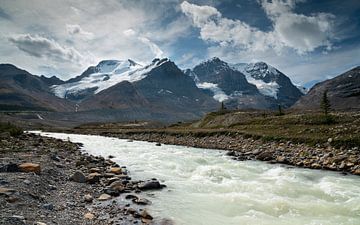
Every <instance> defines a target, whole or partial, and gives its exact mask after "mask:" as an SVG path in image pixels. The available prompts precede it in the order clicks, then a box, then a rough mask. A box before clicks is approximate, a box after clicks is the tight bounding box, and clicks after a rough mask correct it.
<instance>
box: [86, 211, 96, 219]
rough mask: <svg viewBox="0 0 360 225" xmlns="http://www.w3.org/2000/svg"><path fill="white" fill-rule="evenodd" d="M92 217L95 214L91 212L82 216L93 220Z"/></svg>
mask: <svg viewBox="0 0 360 225" xmlns="http://www.w3.org/2000/svg"><path fill="white" fill-rule="evenodd" d="M94 217H95V215H94V214H92V213H86V214H85V215H84V218H85V219H87V220H93V219H94Z"/></svg>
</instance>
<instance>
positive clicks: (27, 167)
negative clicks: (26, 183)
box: [19, 163, 41, 174]
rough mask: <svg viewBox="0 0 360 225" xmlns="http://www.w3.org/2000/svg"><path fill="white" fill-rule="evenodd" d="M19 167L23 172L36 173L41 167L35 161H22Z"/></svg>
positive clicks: (38, 172)
mask: <svg viewBox="0 0 360 225" xmlns="http://www.w3.org/2000/svg"><path fill="white" fill-rule="evenodd" d="M19 169H20V171H22V172H25V173H37V174H40V172H41V168H40V165H39V164H37V163H22V164H20V165H19Z"/></svg>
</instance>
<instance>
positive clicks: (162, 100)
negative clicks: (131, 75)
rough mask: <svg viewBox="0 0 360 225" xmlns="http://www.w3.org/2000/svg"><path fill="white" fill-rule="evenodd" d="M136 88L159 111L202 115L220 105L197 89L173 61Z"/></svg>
mask: <svg viewBox="0 0 360 225" xmlns="http://www.w3.org/2000/svg"><path fill="white" fill-rule="evenodd" d="M133 85H134V87H135V88H136V89H137V90H138V92H139V93H141V94H142V95H143V96H145V97H146V99H147V101H148V102H149V103H150V104H151V106H152V107H153V108H156V109H157V110H159V111H163V110H165V111H170V110H171V111H173V112H174V113H176V112H177V113H179V112H186V113H194V114H195V115H197V116H200V115H203V114H204V113H205V112H208V111H211V110H213V109H215V108H216V106H217V103H216V102H215V100H213V99H212V98H211V97H209V96H208V95H206V94H204V93H203V92H202V91H201V90H200V89H199V88H197V86H196V84H195V82H194V81H193V80H192V79H191V78H190V77H188V76H186V75H185V74H184V73H183V72H182V71H181V70H180V69H179V68H178V67H177V66H176V65H175V64H174V63H173V62H171V61H167V62H165V63H163V64H162V65H161V66H159V67H156V68H155V69H153V70H151V71H150V72H149V73H148V74H147V76H146V77H145V78H144V79H142V80H139V81H137V82H134V84H133Z"/></svg>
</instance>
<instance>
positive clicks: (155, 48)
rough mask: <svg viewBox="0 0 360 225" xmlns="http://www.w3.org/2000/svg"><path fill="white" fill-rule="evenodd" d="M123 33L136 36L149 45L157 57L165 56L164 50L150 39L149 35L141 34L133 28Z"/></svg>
mask: <svg viewBox="0 0 360 225" xmlns="http://www.w3.org/2000/svg"><path fill="white" fill-rule="evenodd" d="M123 33H124V35H125V36H127V37H136V38H137V39H138V40H139V41H141V42H142V43H143V44H145V45H146V46H148V47H149V48H150V50H151V52H152V53H153V54H154V55H155V57H156V58H162V57H163V55H164V52H163V51H162V50H161V49H160V48H159V46H157V45H156V44H155V43H154V42H152V41H150V40H149V39H148V38H147V37H143V36H139V35H138V34H137V32H136V31H134V30H133V29H127V30H125V31H124V32H123Z"/></svg>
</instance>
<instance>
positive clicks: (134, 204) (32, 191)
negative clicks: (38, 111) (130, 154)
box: [0, 134, 172, 225]
mask: <svg viewBox="0 0 360 225" xmlns="http://www.w3.org/2000/svg"><path fill="white" fill-rule="evenodd" d="M0 158H1V163H0V224H4V225H10V224H17V225H33V224H37V225H49V224H97V225H98V224H99V225H101V224H119V225H125V224H164V225H165V224H172V222H171V221H170V220H166V219H157V218H153V217H152V216H151V215H150V214H149V213H148V211H147V209H146V207H148V206H149V205H150V204H151V202H150V201H149V200H147V199H146V198H144V197H143V193H142V192H145V191H148V190H154V189H162V188H163V187H165V185H162V184H160V183H159V181H157V180H156V179H151V180H147V181H134V180H132V179H131V177H130V176H129V173H128V171H127V170H126V167H125V166H119V165H118V164H116V163H115V162H114V161H112V160H111V159H110V158H112V157H111V156H109V157H108V158H106V159H105V158H103V157H98V156H92V155H89V154H86V153H82V152H81V151H80V144H75V143H71V142H69V141H62V140H58V139H53V138H47V137H41V136H38V135H35V134H22V135H20V136H18V137H11V136H10V135H3V136H2V137H1V141H0Z"/></svg>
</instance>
